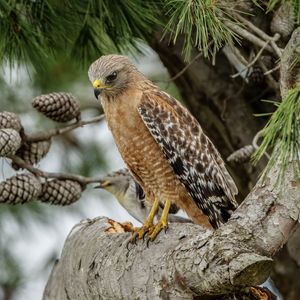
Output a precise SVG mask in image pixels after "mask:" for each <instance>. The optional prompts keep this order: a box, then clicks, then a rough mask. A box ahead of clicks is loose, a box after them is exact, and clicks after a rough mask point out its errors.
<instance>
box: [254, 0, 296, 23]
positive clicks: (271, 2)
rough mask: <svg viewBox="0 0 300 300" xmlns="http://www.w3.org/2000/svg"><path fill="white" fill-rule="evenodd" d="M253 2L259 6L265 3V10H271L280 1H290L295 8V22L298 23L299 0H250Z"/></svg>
mask: <svg viewBox="0 0 300 300" xmlns="http://www.w3.org/2000/svg"><path fill="white" fill-rule="evenodd" d="M252 1H253V3H254V4H256V5H258V6H260V5H261V4H265V2H267V5H266V12H267V13H268V12H271V11H273V10H274V9H276V8H277V7H278V6H279V5H280V3H282V2H285V1H290V2H292V4H293V6H294V9H295V19H296V24H300V1H299V0H269V1H263V0H252Z"/></svg>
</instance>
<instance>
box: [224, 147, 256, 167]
mask: <svg viewBox="0 0 300 300" xmlns="http://www.w3.org/2000/svg"><path fill="white" fill-rule="evenodd" d="M254 151H255V148H254V147H253V146H252V145H247V146H244V147H243V148H241V149H239V150H237V151H235V152H233V153H231V154H230V155H229V156H228V157H227V161H229V162H235V163H241V162H246V161H248V160H250V158H251V155H252V154H253V153H254Z"/></svg>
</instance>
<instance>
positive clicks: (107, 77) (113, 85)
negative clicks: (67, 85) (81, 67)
mask: <svg viewBox="0 0 300 300" xmlns="http://www.w3.org/2000/svg"><path fill="white" fill-rule="evenodd" d="M137 74H141V73H139V71H138V70H137V69H136V67H135V66H134V65H133V64H132V63H131V62H130V60H129V59H128V58H127V57H126V56H123V55H115V54H112V55H103V56H101V57H100V58H99V59H97V60H96V61H95V62H93V63H92V64H91V66H90V68H89V71H88V75H89V79H90V81H91V82H92V84H93V87H94V93H95V96H96V98H97V99H98V96H99V95H100V93H104V94H107V95H111V96H116V95H118V94H119V93H121V92H123V91H125V90H126V89H127V88H128V86H129V84H130V83H132V82H133V81H134V79H135V78H136V75H137Z"/></svg>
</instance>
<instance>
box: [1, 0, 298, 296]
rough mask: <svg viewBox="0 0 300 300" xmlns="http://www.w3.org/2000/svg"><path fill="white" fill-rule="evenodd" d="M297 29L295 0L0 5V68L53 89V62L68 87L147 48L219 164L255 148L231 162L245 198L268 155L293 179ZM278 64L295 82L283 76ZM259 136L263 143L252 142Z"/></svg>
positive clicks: (28, 1) (44, 0) (126, 0)
mask: <svg viewBox="0 0 300 300" xmlns="http://www.w3.org/2000/svg"><path fill="white" fill-rule="evenodd" d="M299 25H300V2H299V1H298V0H239V1H233V0H223V1H216V0H187V1H182V0H164V1H158V0H145V1H143V0H124V1H117V0H102V1H97V0H90V1H89V0H82V1H81V0H74V1H67V0H62V1H49V0H38V1H31V0H23V1H17V0H15V1H5V0H0V28H1V34H0V61H1V64H2V65H7V64H8V65H9V66H10V67H13V66H14V65H16V64H17V65H25V66H26V67H27V68H28V72H29V73H30V74H31V76H33V77H34V78H36V79H37V77H38V79H37V80H36V82H38V84H39V85H40V87H42V88H44V87H46V89H50V87H49V85H50V84H51V83H49V82H48V81H50V80H49V76H50V77H51V76H53V66H54V65H56V64H57V62H58V64H60V65H63V62H67V64H68V67H70V68H72V70H76V72H73V77H69V78H67V79H66V80H73V79H74V76H77V75H78V76H80V75H79V74H82V72H83V73H84V72H86V69H87V66H88V65H89V64H90V63H91V62H92V61H94V60H95V59H96V58H98V57H99V56H100V55H102V54H107V53H124V54H128V53H131V54H133V55H136V54H137V53H139V52H143V45H145V44H146V45H148V46H150V47H151V48H152V49H153V50H154V51H155V52H156V53H157V54H158V55H159V57H160V59H161V61H162V62H163V64H164V65H165V66H166V68H167V69H168V71H169V73H170V77H171V78H170V79H168V80H167V85H169V83H175V85H176V87H177V89H178V91H179V94H180V96H181V98H182V101H183V102H184V103H185V105H186V106H187V107H188V108H189V109H190V110H191V111H192V113H193V114H194V115H195V116H196V118H198V119H199V121H200V123H201V124H202V126H203V128H204V130H205V131H206V132H207V133H208V135H209V136H210V137H211V139H212V140H213V141H214V143H215V144H216V146H217V148H218V149H219V150H220V152H221V154H222V155H223V157H228V156H229V155H230V154H231V153H233V152H234V151H235V150H238V149H240V148H243V147H245V146H247V145H252V144H253V145H252V146H253V148H258V150H257V152H256V154H255V157H254V159H255V161H256V165H255V166H253V165H252V164H251V163H245V164H234V163H233V162H232V163H230V164H229V166H230V168H231V171H232V173H233V174H234V175H235V179H236V181H237V183H238V186H239V190H240V191H241V192H240V198H241V199H240V200H242V199H243V198H244V196H245V195H246V194H247V193H248V191H249V187H251V186H252V185H253V184H254V183H255V182H256V180H257V178H258V176H259V174H260V173H261V172H262V171H263V170H264V169H265V166H266V163H267V159H266V155H268V153H269V154H270V160H269V164H268V167H267V168H266V169H265V170H266V171H268V170H270V168H271V167H272V166H273V165H274V163H275V162H276V161H277V160H280V161H281V162H282V168H281V172H280V173H279V179H280V180H281V179H282V178H283V177H284V174H285V170H286V167H287V165H288V163H289V162H290V161H294V162H295V164H294V165H295V174H298V173H297V172H299V164H298V163H296V161H299V153H300V149H299V147H300V146H299V141H298V140H299V115H300V106H299V100H300V99H299V98H300V88H299V84H300V83H299V82H300V76H299V69H300V66H299V65H300V54H299V50H297V51H298V52H297V51H294V52H293V54H292V55H290V56H289V57H282V50H283V49H284V48H285V47H286V45H287V44H288V41H289V39H290V37H291V35H292V32H293V31H294V29H295V28H296V27H297V26H299ZM297 47H298V48H299V45H294V48H295V49H298V48H297ZM295 49H294V50H295ZM281 60H282V61H284V62H285V63H284V64H282V65H283V66H285V67H286V68H287V69H292V70H293V72H292V73H293V76H292V78H280V72H279V64H280V61H281ZM78 70H80V71H78ZM70 73H72V72H70ZM81 76H82V75H81ZM53 77H55V76H53ZM153 79H154V80H156V82H157V83H158V84H160V85H162V86H163V87H166V82H163V81H164V80H161V79H160V78H153ZM51 80H52V78H51ZM280 81H281V85H282V81H285V82H288V84H287V85H286V86H285V87H284V89H285V90H282V91H280ZM53 82H55V78H54V79H53ZM48 84H49V85H48ZM55 84H56V85H57V84H58V83H57V81H56V82H55ZM0 87H3V83H2V82H1V80H0ZM5 98H7V99H9V98H10V96H9V95H7V97H5ZM262 99H268V101H261V100H262ZM254 115H255V116H254ZM259 131H260V132H261V135H260V138H262V141H261V146H259V145H258V144H255V145H254V140H253V139H254V137H255V136H256V134H257V132H259ZM251 149H252V148H251ZM280 180H279V184H280ZM287 276H288V275H287ZM291 299H292V298H291Z"/></svg>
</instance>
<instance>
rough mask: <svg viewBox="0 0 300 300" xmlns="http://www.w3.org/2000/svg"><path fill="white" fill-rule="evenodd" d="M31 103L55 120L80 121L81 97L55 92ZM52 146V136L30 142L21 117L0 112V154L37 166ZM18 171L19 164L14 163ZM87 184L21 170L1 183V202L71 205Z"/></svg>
mask: <svg viewBox="0 0 300 300" xmlns="http://www.w3.org/2000/svg"><path fill="white" fill-rule="evenodd" d="M32 106H33V107H34V108H35V109H36V110H37V111H39V112H40V113H42V114H44V115H45V116H47V117H48V118H50V119H52V120H54V121H56V122H68V121H71V120H73V119H76V120H77V121H78V120H80V106H79V102H78V100H76V99H75V97H74V96H73V95H71V94H69V93H52V94H47V95H41V96H38V97H36V98H34V100H33V102H32ZM50 147H51V139H45V140H39V141H36V142H32V141H30V139H28V138H27V136H26V134H25V131H24V128H23V126H22V123H21V120H20V118H19V116H18V115H17V114H15V113H13V112H7V111H4V112H0V157H7V158H9V157H11V156H13V155H15V156H18V157H19V158H21V159H22V160H23V161H24V162H25V163H26V164H28V165H31V166H34V165H35V164H37V163H39V162H40V160H41V159H42V158H44V157H45V156H46V155H47V153H48V151H49V149H50ZM12 167H13V168H15V169H16V170H18V169H19V168H20V166H19V165H16V164H12ZM83 189H84V187H83V186H82V185H81V184H80V183H79V182H77V181H73V180H59V179H46V178H41V177H39V176H35V175H33V174H31V173H20V174H17V175H15V176H13V177H11V178H8V179H6V180H5V181H3V182H1V183H0V203H10V204H18V203H25V202H29V201H32V200H35V199H37V200H40V201H42V202H47V203H50V204H57V205H69V204H71V203H73V202H75V201H77V200H78V199H79V198H80V196H81V193H82V191H83Z"/></svg>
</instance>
